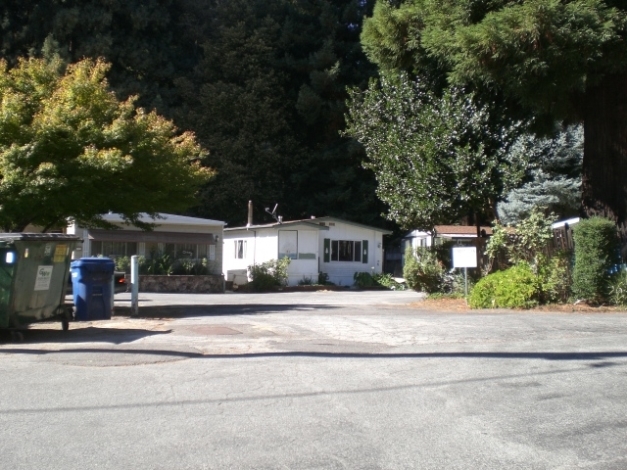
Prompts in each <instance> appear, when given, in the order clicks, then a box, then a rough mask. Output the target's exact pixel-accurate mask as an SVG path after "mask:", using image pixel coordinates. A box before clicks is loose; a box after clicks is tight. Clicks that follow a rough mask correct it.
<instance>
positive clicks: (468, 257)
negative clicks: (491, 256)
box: [453, 246, 477, 268]
mask: <svg viewBox="0 0 627 470" xmlns="http://www.w3.org/2000/svg"><path fill="white" fill-rule="evenodd" d="M453 267H454V268H476V267H477V248H476V247H474V246H454V247H453Z"/></svg>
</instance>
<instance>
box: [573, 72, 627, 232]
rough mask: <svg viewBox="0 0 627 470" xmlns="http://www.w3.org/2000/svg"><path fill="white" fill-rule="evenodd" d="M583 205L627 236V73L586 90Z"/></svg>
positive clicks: (605, 79)
mask: <svg viewBox="0 0 627 470" xmlns="http://www.w3.org/2000/svg"><path fill="white" fill-rule="evenodd" d="M582 192H583V194H582V205H583V210H584V213H585V215H586V216H588V217H591V216H595V215H597V216H603V217H607V218H609V219H611V220H613V221H615V222H616V224H617V226H618V228H619V231H620V233H621V235H622V238H625V236H626V235H627V74H621V75H609V76H607V77H605V78H604V79H603V80H601V82H600V83H599V84H598V85H597V86H595V87H591V88H589V89H587V90H586V100H585V111H584V159H583V178H582Z"/></svg>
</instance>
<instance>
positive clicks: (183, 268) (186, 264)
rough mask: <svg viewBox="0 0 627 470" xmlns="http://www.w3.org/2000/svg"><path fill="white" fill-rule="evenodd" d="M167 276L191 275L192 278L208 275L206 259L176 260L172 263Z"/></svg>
mask: <svg viewBox="0 0 627 470" xmlns="http://www.w3.org/2000/svg"><path fill="white" fill-rule="evenodd" d="M169 274H172V275H192V276H201V275H205V274H209V267H208V265H207V258H201V259H189V258H185V259H177V260H175V261H174V262H173V263H172V266H171V267H170V269H169Z"/></svg>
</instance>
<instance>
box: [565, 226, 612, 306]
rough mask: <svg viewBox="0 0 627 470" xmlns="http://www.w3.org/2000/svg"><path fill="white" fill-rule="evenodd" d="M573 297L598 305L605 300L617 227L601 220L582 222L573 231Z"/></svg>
mask: <svg viewBox="0 0 627 470" xmlns="http://www.w3.org/2000/svg"><path fill="white" fill-rule="evenodd" d="M573 241H574V243H575V267H574V269H573V285H572V291H573V295H574V296H575V297H576V298H577V299H580V300H586V301H588V302H592V303H601V302H603V301H604V300H606V299H607V297H608V294H609V292H608V288H609V285H608V280H609V272H610V268H611V267H612V265H613V264H614V261H615V260H614V258H615V256H616V255H615V254H616V247H617V241H618V240H617V236H616V225H615V224H614V222H612V221H611V220H608V219H605V218H602V217H591V218H590V219H585V220H581V221H580V222H579V223H578V224H577V225H576V226H575V228H574V232H573Z"/></svg>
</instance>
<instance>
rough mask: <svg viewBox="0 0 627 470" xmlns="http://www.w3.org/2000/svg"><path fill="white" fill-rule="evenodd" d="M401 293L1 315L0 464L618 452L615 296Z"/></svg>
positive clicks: (523, 457) (264, 465) (548, 463)
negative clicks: (443, 299) (545, 307)
mask: <svg viewBox="0 0 627 470" xmlns="http://www.w3.org/2000/svg"><path fill="white" fill-rule="evenodd" d="M416 301H419V296H418V295H417V294H415V293H411V292H365V293H364V292H342V293H327V292H319V293H284V294H266V295H258V296H257V295H250V294H226V295H209V296H169V295H155V294H153V295H144V296H143V300H142V302H141V304H140V305H141V308H142V315H144V317H141V318H138V319H132V318H129V317H114V319H113V320H111V321H102V322H92V323H84V324H73V325H72V327H71V330H70V331H69V332H67V333H63V332H62V331H60V328H59V326H58V325H48V324H41V325H37V326H36V327H35V328H33V329H32V330H31V331H29V332H28V333H27V335H26V339H25V341H24V342H23V343H19V344H16V343H10V342H7V340H8V339H9V338H8V335H6V334H5V335H4V336H3V339H4V341H5V342H4V343H3V344H0V374H1V375H0V377H1V381H0V456H1V457H0V461H1V462H2V468H12V469H32V468H46V469H73V468H76V469H79V468H80V469H85V468H104V469H120V468H129V469H131V468H132V469H135V468H146V469H161V468H163V469H178V468H181V469H202V468H215V469H222V468H242V469H253V468H254V469H257V468H260V469H275V468H286V469H301V468H302V469H310V468H315V469H340V468H351V469H352V468H364V469H365V468H368V469H404V468H408V469H409V468H416V469H440V468H442V469H449V468H453V469H483V468H485V469H505V468H507V469H510V468H520V469H528V468H534V469H535V468H537V469H556V468H559V469H574V468H586V469H588V468H593V469H624V468H627V457H626V456H627V439H626V438H627V395H626V393H625V390H626V387H627V341H626V339H627V336H626V334H625V333H626V327H625V321H626V320H627V315H624V314H572V315H568V314H546V313H543V314H538V313H527V312H508V313H494V312H473V313H465V314H446V313H435V312H427V311H424V310H418V309H416V308H414V307H412V305H411V304H412V303H413V302H416ZM125 302H128V299H127V298H126V297H124V295H122V296H116V303H118V305H119V306H120V307H124V306H125V305H126V304H125ZM146 316H152V317H153V318H146Z"/></svg>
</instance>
